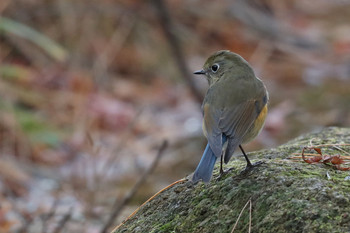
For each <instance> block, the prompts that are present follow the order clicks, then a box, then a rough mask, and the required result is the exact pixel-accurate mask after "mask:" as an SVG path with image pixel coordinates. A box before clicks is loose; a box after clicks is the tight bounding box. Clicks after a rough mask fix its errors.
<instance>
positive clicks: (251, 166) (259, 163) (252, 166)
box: [242, 161, 265, 173]
mask: <svg viewBox="0 0 350 233" xmlns="http://www.w3.org/2000/svg"><path fill="white" fill-rule="evenodd" d="M263 163H265V162H264V161H258V162H256V163H248V164H247V166H246V167H245V169H244V170H243V171H242V173H245V172H248V171H250V170H251V169H253V168H254V167H257V166H259V165H261V164H263Z"/></svg>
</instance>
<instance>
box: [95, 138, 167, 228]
mask: <svg viewBox="0 0 350 233" xmlns="http://www.w3.org/2000/svg"><path fill="white" fill-rule="evenodd" d="M167 146H168V142H167V141H166V140H164V141H163V143H162V145H161V146H160V148H159V150H158V153H157V156H156V157H155V158H154V160H153V161H152V164H151V166H150V167H149V168H148V169H147V170H146V171H145V173H144V174H143V175H142V176H141V177H140V179H139V180H138V181H137V182H136V184H135V185H134V187H132V189H131V190H130V191H129V193H127V194H126V195H125V196H124V198H123V199H122V200H121V201H120V202H119V201H118V199H116V200H115V202H114V204H113V208H112V212H111V214H110V216H109V218H108V221H107V222H106V223H105V225H104V226H103V228H102V230H101V233H106V232H107V230H108V228H109V227H110V226H111V225H112V224H113V222H114V220H115V219H116V218H117V216H118V215H119V214H120V212H121V211H122V210H123V208H124V206H126V205H127V204H128V203H129V202H130V200H131V199H132V198H133V197H134V195H135V194H136V192H137V191H138V190H139V188H140V187H141V185H142V184H143V183H145V181H146V179H147V177H148V176H149V175H150V174H151V173H152V172H153V171H154V169H155V168H156V167H157V165H158V163H159V160H160V159H161V157H162V155H163V152H164V150H165V149H166V147H167Z"/></svg>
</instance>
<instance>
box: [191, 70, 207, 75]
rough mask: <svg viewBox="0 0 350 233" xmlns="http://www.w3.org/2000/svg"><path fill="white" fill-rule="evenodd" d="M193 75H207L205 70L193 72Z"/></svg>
mask: <svg viewBox="0 0 350 233" xmlns="http://www.w3.org/2000/svg"><path fill="white" fill-rule="evenodd" d="M193 74H205V71H204V70H197V71H195V72H193Z"/></svg>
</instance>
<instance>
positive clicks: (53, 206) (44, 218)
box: [41, 199, 58, 233]
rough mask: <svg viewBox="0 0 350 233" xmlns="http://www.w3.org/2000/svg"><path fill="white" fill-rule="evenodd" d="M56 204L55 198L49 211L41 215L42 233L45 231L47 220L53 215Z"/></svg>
mask: <svg viewBox="0 0 350 233" xmlns="http://www.w3.org/2000/svg"><path fill="white" fill-rule="evenodd" d="M57 205H58V199H55V201H54V203H53V204H52V206H51V208H50V210H49V212H48V213H47V214H45V215H43V217H42V222H43V228H42V231H41V232H42V233H46V232H47V224H48V222H49V220H50V219H51V218H52V217H53V216H54V215H55V212H56V209H57Z"/></svg>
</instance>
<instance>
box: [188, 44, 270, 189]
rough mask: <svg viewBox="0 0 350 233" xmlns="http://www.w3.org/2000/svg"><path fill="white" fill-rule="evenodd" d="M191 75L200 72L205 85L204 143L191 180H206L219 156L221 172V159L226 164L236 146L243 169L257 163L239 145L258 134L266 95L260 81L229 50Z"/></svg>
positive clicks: (265, 90) (267, 97)
mask: <svg viewBox="0 0 350 233" xmlns="http://www.w3.org/2000/svg"><path fill="white" fill-rule="evenodd" d="M194 74H196V75H204V76H205V77H206V79H207V81H208V84H209V88H208V90H207V93H206V95H205V97H204V100H203V103H202V113H203V133H204V135H205V137H206V138H207V140H208V143H207V146H206V148H205V150H204V152H203V155H202V158H201V160H200V162H199V164H198V166H197V168H196V170H195V172H194V173H193V176H192V182H194V183H197V182H198V181H200V180H202V181H203V182H205V183H207V182H209V181H210V180H211V177H212V173H213V169H214V165H215V162H216V160H217V159H218V158H219V157H220V161H221V163H220V175H222V174H223V173H224V171H223V161H224V162H225V164H227V163H228V161H229V160H230V158H231V157H232V155H233V152H234V151H235V149H237V147H239V148H240V150H241V151H242V153H243V156H244V158H245V160H246V162H247V166H246V169H250V168H252V167H254V166H255V165H257V164H260V163H257V164H252V163H251V162H250V160H249V158H248V156H247V154H246V153H245V151H244V149H243V147H242V144H245V143H248V142H250V141H251V140H253V139H254V138H255V137H256V136H257V135H258V134H259V133H260V131H261V129H262V128H263V125H264V122H265V119H266V115H267V111H268V109H267V105H268V101H269V94H268V92H267V89H266V87H265V85H264V83H263V82H262V80H261V79H259V78H258V77H257V76H256V75H255V73H254V70H253V68H252V67H251V66H250V65H249V63H248V62H247V61H246V60H244V58H242V57H241V56H240V55H238V54H236V53H233V52H231V51H229V50H220V51H217V52H215V53H214V54H212V55H211V56H210V57H209V58H208V59H207V60H206V62H205V63H204V65H203V69H201V70H198V71H195V72H194ZM225 143H226V144H227V145H225Z"/></svg>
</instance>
